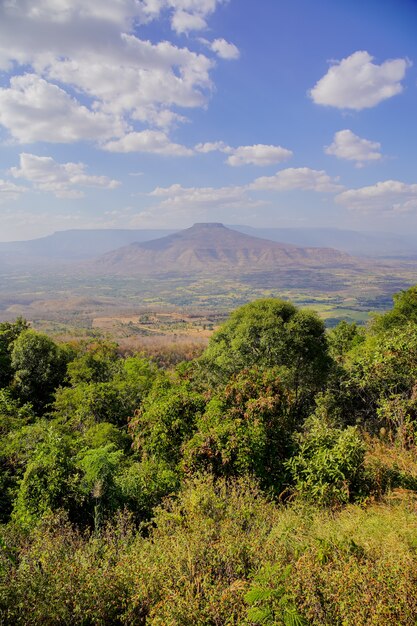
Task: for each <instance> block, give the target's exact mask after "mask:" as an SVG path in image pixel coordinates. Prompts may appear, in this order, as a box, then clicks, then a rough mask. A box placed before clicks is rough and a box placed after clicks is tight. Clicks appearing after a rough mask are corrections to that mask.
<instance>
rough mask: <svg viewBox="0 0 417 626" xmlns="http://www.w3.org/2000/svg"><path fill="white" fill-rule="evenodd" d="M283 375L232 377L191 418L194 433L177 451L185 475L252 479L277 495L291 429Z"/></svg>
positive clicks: (273, 371) (290, 397)
mask: <svg viewBox="0 0 417 626" xmlns="http://www.w3.org/2000/svg"><path fill="white" fill-rule="evenodd" d="M286 374H287V371H286V368H284V367H281V368H269V369H266V370H262V369H260V368H257V367H253V368H251V369H246V370H242V371H241V372H239V373H238V374H236V375H234V376H232V378H231V380H230V381H229V383H228V384H227V385H226V387H225V388H224V389H221V390H219V392H218V393H216V394H215V395H214V396H213V398H212V399H211V400H210V401H209V403H208V404H207V407H206V410H205V412H204V413H202V414H201V415H197V417H196V432H195V434H194V435H193V436H192V437H191V439H189V440H188V441H187V442H185V443H184V444H183V446H182V447H183V458H182V467H183V469H184V470H185V472H186V473H193V472H201V471H207V470H208V471H210V472H211V473H213V474H214V475H215V476H216V477H219V476H224V477H231V476H243V475H245V474H251V475H255V476H256V477H257V478H258V479H259V480H260V481H261V484H262V485H263V486H264V487H271V488H273V489H275V490H279V489H281V488H282V484H283V481H284V474H285V471H284V465H283V463H284V461H285V460H286V459H287V458H288V457H289V455H290V453H291V449H292V434H293V431H294V427H295V421H294V414H293V411H292V404H293V403H294V401H295V397H294V393H291V392H290V391H289V390H288V388H287V385H286V383H285V377H286Z"/></svg>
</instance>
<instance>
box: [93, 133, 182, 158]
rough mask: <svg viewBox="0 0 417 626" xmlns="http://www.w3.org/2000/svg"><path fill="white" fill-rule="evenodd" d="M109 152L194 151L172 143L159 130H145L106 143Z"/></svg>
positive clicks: (178, 153)
mask: <svg viewBox="0 0 417 626" xmlns="http://www.w3.org/2000/svg"><path fill="white" fill-rule="evenodd" d="M104 149H105V150H108V151H109V152H151V153H153V154H163V155H167V156H191V155H192V154H193V151H192V150H190V149H189V148H186V147H185V146H182V145H181V144H178V143H172V142H171V141H170V139H169V137H168V136H167V135H166V134H165V133H163V132H162V131H159V130H143V131H142V132H137V133H128V134H127V135H125V136H124V137H122V138H121V139H117V140H116V141H110V142H109V143H107V144H105V145H104Z"/></svg>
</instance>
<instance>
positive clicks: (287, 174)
mask: <svg viewBox="0 0 417 626" xmlns="http://www.w3.org/2000/svg"><path fill="white" fill-rule="evenodd" d="M342 188H343V187H342V185H340V184H339V183H338V182H337V180H335V179H332V178H331V177H330V176H329V175H328V174H326V172H325V171H324V170H313V169H310V168H309V167H298V168H294V167H289V168H287V169H285V170H280V171H279V172H277V173H276V174H275V175H274V176H261V177H260V178H256V179H255V180H254V182H253V183H251V184H250V185H249V189H253V190H260V191H291V190H294V189H302V190H308V191H317V192H324V193H332V192H335V191H340V190H341V189H342Z"/></svg>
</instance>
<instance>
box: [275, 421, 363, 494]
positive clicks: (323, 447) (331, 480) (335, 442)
mask: <svg viewBox="0 0 417 626" xmlns="http://www.w3.org/2000/svg"><path fill="white" fill-rule="evenodd" d="M365 449H366V448H365V444H364V441H363V440H362V438H361V437H360V435H359V433H358V430H357V428H355V427H352V426H350V427H348V428H346V429H345V430H341V429H339V428H334V427H331V426H329V425H327V424H326V423H325V422H323V421H322V420H321V419H320V418H317V417H314V418H312V419H311V420H310V422H309V424H308V430H307V431H306V432H305V433H304V434H303V435H301V436H300V437H299V450H298V453H297V454H296V455H295V456H293V457H292V458H291V459H290V460H289V461H288V462H287V463H286V465H287V467H288V469H289V470H290V473H291V475H292V479H293V481H294V487H295V490H296V492H297V494H299V495H300V496H302V497H304V498H306V499H308V500H312V501H314V502H316V503H317V504H320V505H332V506H333V505H337V504H343V503H346V502H349V501H350V500H352V499H354V498H355V497H357V496H359V495H361V493H360V490H361V483H362V481H361V477H362V475H363V461H364V457H365Z"/></svg>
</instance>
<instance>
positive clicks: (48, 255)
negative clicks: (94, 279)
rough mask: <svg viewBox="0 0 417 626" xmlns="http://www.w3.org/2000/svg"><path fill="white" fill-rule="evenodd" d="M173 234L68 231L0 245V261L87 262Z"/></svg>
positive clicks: (163, 231)
mask: <svg viewBox="0 0 417 626" xmlns="http://www.w3.org/2000/svg"><path fill="white" fill-rule="evenodd" d="M172 232H174V230H168V229H163V230H162V229H159V230H151V229H150V230H129V229H90V230H89V229H86V230H82V229H72V230H64V231H58V232H56V233H53V234H52V235H48V236H46V237H39V238H38V239H30V240H28V241H8V242H0V260H4V263H6V262H7V261H9V263H11V264H14V265H15V264H19V265H25V264H27V263H33V262H35V263H36V262H39V263H40V262H42V263H47V262H48V261H54V262H55V261H58V262H68V261H80V260H82V259H90V258H93V257H96V256H99V255H100V254H104V253H105V252H108V251H110V250H115V249H116V248H119V247H121V246H126V245H128V244H130V243H133V242H134V241H148V240H149V239H155V238H156V237H163V236H165V235H168V234H170V233H172Z"/></svg>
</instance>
